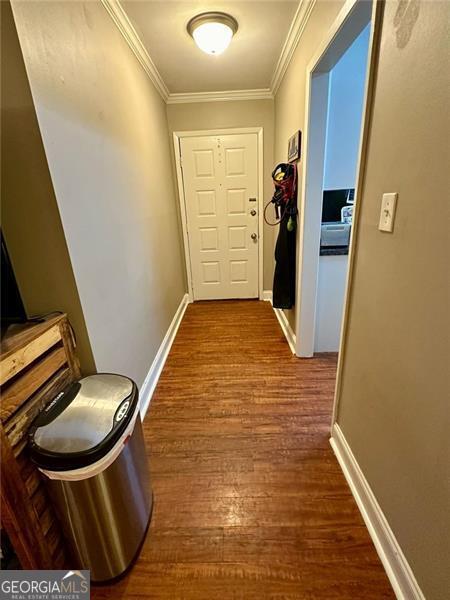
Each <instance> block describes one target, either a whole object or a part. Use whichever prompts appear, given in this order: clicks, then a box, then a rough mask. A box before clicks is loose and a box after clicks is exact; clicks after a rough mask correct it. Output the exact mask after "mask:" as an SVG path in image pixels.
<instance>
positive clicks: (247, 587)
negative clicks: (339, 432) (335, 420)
mask: <svg viewBox="0 0 450 600" xmlns="http://www.w3.org/2000/svg"><path fill="white" fill-rule="evenodd" d="M335 372H336V357H335V356H334V355H322V356H320V357H317V358H314V359H306V360H300V359H297V358H295V357H293V356H292V354H291V352H290V350H289V347H288V345H287V343H286V341H285V339H284V337H283V334H282V332H281V329H280V327H279V325H278V323H277V321H276V318H275V316H274V313H273V311H272V309H271V307H270V305H269V303H267V302H258V301H223V302H222V301H221V302H203V303H201V302H199V303H195V304H191V305H189V307H188V309H187V312H186V315H185V318H184V320H183V323H182V325H181V327H180V330H179V332H178V335H177V338H176V340H175V342H174V344H173V347H172V350H171V352H170V355H169V358H168V360H167V363H166V366H165V367H164V371H163V373H162V375H161V378H160V381H159V384H158V387H157V389H156V391H155V394H154V396H153V399H152V403H151V407H150V411H149V413H148V414H147V417H146V419H145V423H144V430H145V436H146V440H147V443H148V449H149V455H150V467H151V471H152V477H153V491H154V499H155V500H154V510H153V518H152V523H151V526H150V529H149V532H148V535H147V539H146V541H145V544H144V546H143V549H142V553H141V556H140V558H139V560H138V561H137V563H136V564H135V566H134V568H133V569H132V570H131V572H130V573H129V575H128V576H127V577H125V578H124V579H122V580H121V581H119V582H118V583H116V584H115V585H114V586H111V587H95V588H94V589H93V591H92V598H93V599H97V600H102V599H106V598H108V599H111V598H114V599H116V598H117V599H127V600H128V599H133V598H140V599H142V598H152V599H153V598H161V599H170V600H177V599H183V600H188V599H189V600H190V599H195V600H203V599H205V600H206V599H208V600H214V599H221V600H231V599H233V600H236V599H245V600H247V599H248V600H253V599H254V600H262V599H268V598H276V599H278V600H280V599H285V600H286V599H296V600H298V599H302V600H316V599H324V600H325V599H326V600H331V599H336V598H339V599H345V600H359V599H361V600H362V599H364V600H372V599H373V600H380V599H382V598H395V596H394V593H393V591H392V589H391V587H390V585H389V582H388V579H387V577H386V575H385V573H384V570H383V568H382V566H381V563H380V561H379V559H378V556H377V554H376V552H375V549H374V547H373V544H372V542H371V540H370V537H369V534H368V532H367V530H366V528H365V526H364V523H363V520H362V518H361V516H360V514H359V511H358V509H357V507H356V504H355V501H354V500H353V497H352V496H351V493H350V490H349V488H348V486H347V484H346V482H345V479H344V477H343V475H342V472H341V470H340V468H339V466H338V463H337V461H336V459H335V457H334V455H333V453H332V450H331V448H330V445H329V441H328V439H329V432H330V431H329V430H330V419H331V407H332V399H333V390H334V382H335Z"/></svg>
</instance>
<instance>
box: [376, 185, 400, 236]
mask: <svg viewBox="0 0 450 600" xmlns="http://www.w3.org/2000/svg"><path fill="white" fill-rule="evenodd" d="M397 196H398V194H397V193H396V192H393V193H389V194H383V198H382V200H381V212H380V222H379V224H378V229H379V230H380V231H389V232H392V230H393V229H394V217H395V207H396V206H397Z"/></svg>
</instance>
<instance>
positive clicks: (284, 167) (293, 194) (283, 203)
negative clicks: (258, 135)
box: [264, 163, 297, 308]
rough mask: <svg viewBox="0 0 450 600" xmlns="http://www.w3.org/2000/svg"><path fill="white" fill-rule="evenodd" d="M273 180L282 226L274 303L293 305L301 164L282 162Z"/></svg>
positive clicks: (273, 199) (273, 200)
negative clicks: (298, 178) (299, 168)
mask: <svg viewBox="0 0 450 600" xmlns="http://www.w3.org/2000/svg"><path fill="white" fill-rule="evenodd" d="M272 179H273V182H274V185H275V192H274V195H273V198H272V200H271V202H270V203H273V204H274V205H275V213H276V216H277V219H278V221H277V223H279V225H280V230H279V232H278V238H277V243H276V246H275V263H276V264H275V274H274V279H273V298H272V302H273V306H274V308H292V307H293V306H294V304H295V267H296V264H295V263H296V240H297V166H296V165H295V164H291V163H281V164H279V165H278V166H277V167H276V168H275V170H274V171H273V173H272ZM270 203H268V204H267V206H266V209H267V207H268V206H269V204H270ZM264 212H266V211H264ZM266 222H268V221H267V219H266ZM277 223H269V225H276V224H277Z"/></svg>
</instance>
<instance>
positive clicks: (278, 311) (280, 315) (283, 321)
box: [263, 290, 296, 354]
mask: <svg viewBox="0 0 450 600" xmlns="http://www.w3.org/2000/svg"><path fill="white" fill-rule="evenodd" d="M263 300H265V301H266V302H270V303H271V304H272V290H265V291H264V292H263ZM272 308H273V305H272ZM273 312H274V313H275V316H276V318H277V319H278V323H279V324H280V326H281V329H282V331H283V333H284V337H285V338H286V340H287V343H288V344H289V348H290V349H291V351H292V354H295V346H296V336H295V333H294V332H293V331H292V328H291V326H290V324H289V321H288V320H287V317H286V315H285V314H284V310H283V309H282V308H274V309H273Z"/></svg>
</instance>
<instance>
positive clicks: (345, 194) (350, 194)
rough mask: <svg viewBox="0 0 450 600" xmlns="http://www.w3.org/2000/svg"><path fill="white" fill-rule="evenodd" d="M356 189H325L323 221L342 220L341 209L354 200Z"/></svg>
mask: <svg viewBox="0 0 450 600" xmlns="http://www.w3.org/2000/svg"><path fill="white" fill-rule="evenodd" d="M354 195H355V190H354V189H353V188H352V189H346V190H324V192H323V203H322V223H332V222H334V221H340V220H341V209H342V207H343V206H348V204H349V200H350V202H353V198H354Z"/></svg>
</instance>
